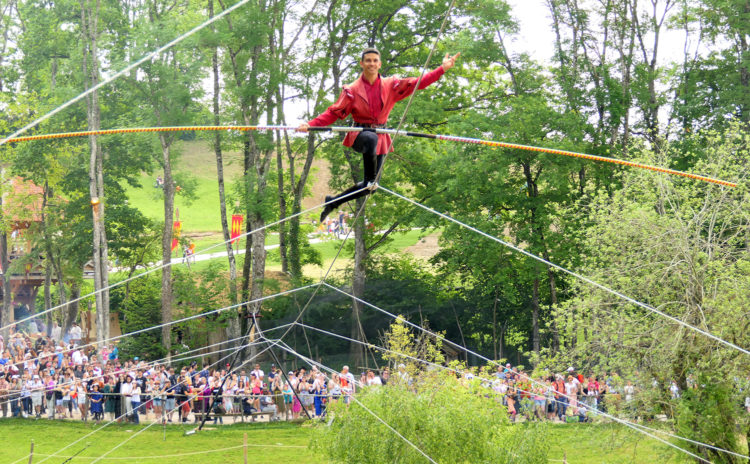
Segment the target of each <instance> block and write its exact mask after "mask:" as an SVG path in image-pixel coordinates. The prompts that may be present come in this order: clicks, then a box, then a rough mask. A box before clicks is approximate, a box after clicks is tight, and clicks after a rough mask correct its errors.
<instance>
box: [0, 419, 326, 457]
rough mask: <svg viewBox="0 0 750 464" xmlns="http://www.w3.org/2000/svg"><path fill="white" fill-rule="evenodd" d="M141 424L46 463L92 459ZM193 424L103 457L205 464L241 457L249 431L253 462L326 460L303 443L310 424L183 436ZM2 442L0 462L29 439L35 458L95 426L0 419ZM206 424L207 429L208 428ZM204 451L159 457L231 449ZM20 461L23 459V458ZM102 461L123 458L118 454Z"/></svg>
mask: <svg viewBox="0 0 750 464" xmlns="http://www.w3.org/2000/svg"><path fill="white" fill-rule="evenodd" d="M142 428H143V427H137V426H132V425H118V424H113V425H110V426H108V427H106V428H105V429H103V430H101V431H100V432H97V433H95V434H93V435H91V436H90V437H87V438H84V439H83V440H81V442H80V443H77V444H75V445H73V446H71V447H70V448H68V449H66V450H64V451H62V452H60V457H54V458H50V459H49V460H48V461H47V462H50V463H60V462H62V461H64V460H65V459H66V458H67V457H69V456H72V455H73V454H75V453H78V452H79V451H81V450H82V449H83V448H86V449H84V450H83V451H81V453H80V454H78V457H76V458H74V459H73V460H71V462H72V463H76V462H78V463H81V462H91V459H90V458H91V457H97V456H101V455H102V454H104V453H106V452H107V451H109V450H111V449H112V448H114V447H115V446H117V445H118V444H120V443H121V442H122V441H123V440H125V439H127V438H128V437H132V436H133V435H134V434H135V433H136V432H138V431H139V430H141V429H142ZM193 428H194V426H191V427H182V426H176V425H171V426H169V427H167V428H166V440H165V439H164V429H163V428H162V427H160V426H158V425H155V426H153V427H151V428H149V429H148V430H146V431H145V432H143V433H141V434H140V435H138V436H136V437H134V438H133V439H132V440H131V441H129V442H127V443H125V444H124V445H123V446H121V447H120V448H118V449H117V450H115V451H113V452H112V454H109V455H108V456H107V457H108V458H109V457H112V458H118V457H119V458H123V457H134V458H132V459H131V460H130V462H137V463H163V464H182V463H185V462H201V463H204V464H209V463H216V464H224V463H230V462H231V463H236V462H242V460H243V451H242V448H236V447H237V446H241V445H242V442H243V434H244V433H247V435H248V457H249V458H250V459H251V462H253V463H269V464H270V463H277V462H291V461H292V459H295V458H298V457H299V456H300V455H301V454H304V455H305V458H306V459H305V461H306V462H308V463H321V462H325V461H324V460H323V459H322V458H320V457H318V456H316V455H315V454H314V453H313V452H312V451H310V450H309V449H308V448H307V445H308V443H309V437H310V432H311V429H310V428H309V427H304V426H299V425H293V424H272V425H270V424H253V425H239V424H238V425H229V426H226V427H222V426H219V427H216V428H214V427H212V426H211V425H207V426H206V428H204V430H203V431H202V432H199V433H197V434H195V435H190V436H185V435H184V433H185V431H187V430H192V429H193ZM0 429H1V430H2V436H3V446H0V461H1V462H7V463H9V462H13V461H15V460H18V459H21V458H23V457H24V456H27V455H28V453H29V445H30V440H31V439H32V438H33V439H34V461H33V462H39V461H41V460H42V459H45V458H46V457H47V456H45V455H49V454H52V453H56V452H57V451H58V450H60V449H61V448H62V447H63V446H66V445H68V444H70V443H72V442H73V441H75V440H77V439H79V438H81V437H83V436H84V435H86V434H88V433H90V432H92V431H93V430H95V429H96V427H95V426H93V425H90V424H83V423H81V422H64V423H63V422H48V421H46V420H39V421H25V420H4V421H2V422H0ZM207 429H208V430H207ZM232 447H235V448H234V449H228V450H225V451H218V452H212V453H205V454H196V455H191V456H182V457H160V456H164V455H170V454H181V453H192V452H197V451H207V450H214V449H222V448H232ZM22 462H24V463H26V462H28V460H27V459H23V461H22ZM102 462H122V460H121V459H118V460H111V461H108V460H107V459H105V460H103V461H102Z"/></svg>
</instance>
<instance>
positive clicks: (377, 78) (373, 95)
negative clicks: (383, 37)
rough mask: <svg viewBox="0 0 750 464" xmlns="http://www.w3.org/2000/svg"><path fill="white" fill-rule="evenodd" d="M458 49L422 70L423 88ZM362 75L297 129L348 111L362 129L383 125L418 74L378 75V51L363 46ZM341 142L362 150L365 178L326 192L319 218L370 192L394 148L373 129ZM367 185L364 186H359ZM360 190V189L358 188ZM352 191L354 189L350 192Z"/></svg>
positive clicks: (304, 129)
mask: <svg viewBox="0 0 750 464" xmlns="http://www.w3.org/2000/svg"><path fill="white" fill-rule="evenodd" d="M459 55H460V53H457V54H455V55H454V56H450V54H448V53H446V54H445V58H443V64H442V66H440V67H438V68H437V69H435V70H433V71H431V72H429V73H427V74H425V75H424V76H423V77H422V80H421V81H420V83H419V90H422V89H424V88H426V87H427V86H429V85H430V84H432V83H434V82H435V81H437V80H438V79H440V76H442V75H443V73H444V72H445V71H447V70H449V69H450V68H452V67H453V65H454V64H455V63H456V58H458V56H459ZM359 66H360V67H361V68H362V75H361V76H360V77H359V79H357V80H356V81H354V82H353V83H352V84H350V85H345V86H344V89H343V91H342V92H341V95H340V96H339V99H338V100H337V101H336V103H334V104H333V105H331V106H329V107H328V109H327V110H325V111H324V112H323V114H321V115H320V116H318V117H317V118H315V119H313V120H311V121H310V122H306V123H302V124H300V126H299V127H298V128H297V130H298V131H300V132H307V131H308V129H309V128H310V127H321V126H327V125H329V124H332V123H334V122H336V121H338V120H339V119H344V118H346V117H347V116H349V115H350V114H351V115H352V119H353V120H354V125H355V126H358V127H362V128H364V129H375V128H377V127H383V126H384V125H385V123H386V122H387V121H388V115H389V114H390V113H391V110H392V109H393V106H394V105H395V104H396V103H397V102H399V101H401V100H403V99H405V98H407V97H408V96H409V95H411V94H412V93H414V90H415V87H416V86H417V81H418V78H416V77H409V78H406V79H400V78H397V77H382V76H381V75H380V72H379V71H380V67H381V66H382V62H381V61H380V52H379V51H378V50H377V49H375V48H366V49H365V50H364V51H363V52H362V56H361V59H360V62H359ZM344 146H347V147H351V148H352V149H353V150H354V151H357V152H359V153H362V161H363V164H364V180H363V181H362V182H360V183H358V184H356V185H354V186H352V187H350V188H348V189H347V190H345V191H344V192H342V193H340V194H339V195H336V196H335V197H331V196H328V195H326V203H328V204H327V205H326V207H325V208H324V209H323V212H322V213H321V214H320V222H321V223H322V222H323V221H324V220H325V218H326V217H327V216H328V215H329V214H330V213H331V212H332V211H333V210H334V209H336V208H338V207H339V206H341V205H342V204H344V203H346V202H347V201H350V200H353V199H355V198H359V197H362V196H365V195H367V194H369V193H370V192H371V191H374V190H375V188H377V186H376V184H375V182H376V177H377V174H378V171H380V167H381V166H382V164H383V158H382V156H381V155H384V154H386V153H390V152H392V151H393V144H392V142H391V137H390V135H387V134H376V133H375V131H372V130H369V131H368V130H363V131H361V132H356V131H355V132H349V133H347V134H346V137H345V138H344ZM363 188H366V189H367V190H362V189H363ZM358 190H361V191H360V192H357V191H358ZM353 192H357V193H355V194H353V195H350V194H352V193H353Z"/></svg>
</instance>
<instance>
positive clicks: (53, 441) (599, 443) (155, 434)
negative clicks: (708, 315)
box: [0, 419, 689, 464]
mask: <svg viewBox="0 0 750 464" xmlns="http://www.w3.org/2000/svg"><path fill="white" fill-rule="evenodd" d="M207 427H208V428H209V429H208V430H204V431H202V432H199V433H197V434H195V435H191V436H185V435H184V432H185V431H187V430H192V428H193V426H191V427H182V426H177V425H172V426H168V427H167V428H166V440H164V429H163V428H162V427H160V426H158V425H155V426H153V427H151V428H149V429H148V430H146V431H144V432H143V433H141V434H139V435H138V436H135V437H134V438H133V439H132V440H131V441H129V442H127V443H125V444H124V445H123V446H122V447H120V448H118V449H117V450H115V451H114V452H113V453H112V454H110V455H108V457H113V458H114V457H120V458H123V457H140V458H138V459H133V460H131V462H138V463H163V464H172V463H174V464H182V463H184V462H201V463H204V464H211V463H217V464H219V463H220V464H225V463H235V462H242V448H235V449H231V450H225V451H220V452H213V453H206V454H198V455H193V456H183V457H166V458H165V457H160V456H164V455H169V454H180V453H192V452H196V451H206V450H212V449H222V448H230V447H236V446H240V445H242V442H243V435H244V434H245V433H247V435H248V444H249V445H250V446H248V456H249V458H250V461H251V462H253V463H278V462H292V460H298V459H299V458H300V456H304V461H305V462H306V463H322V462H327V461H326V460H325V459H324V458H323V457H322V456H320V455H318V454H316V453H314V452H313V451H312V450H310V449H309V448H307V446H308V444H309V442H310V438H311V433H312V428H311V427H308V426H304V425H303V426H300V425H295V424H286V423H280V424H263V423H261V424H234V425H228V426H218V427H213V426H210V425H209V426H207ZM513 427H525V425H523V424H517V425H514V426H513ZM142 429H143V426H140V427H136V426H133V425H123V424H113V425H110V426H108V427H106V428H105V429H103V430H101V431H99V432H97V433H95V434H93V435H92V436H91V437H88V438H85V439H83V440H82V441H81V442H80V443H78V444H76V445H74V446H71V447H70V448H68V449H66V450H64V451H62V452H61V453H60V455H61V457H60V458H57V457H55V458H52V459H50V460H49V461H47V462H53V463H59V462H62V461H64V460H65V458H64V457H63V456H71V455H73V454H75V453H77V452H79V451H81V450H82V449H83V448H86V449H84V450H83V451H81V453H80V454H79V456H80V458H76V459H73V460H72V461H71V462H73V463H75V462H91V460H90V459H85V458H86V457H95V456H100V455H102V454H103V453H105V452H107V451H109V450H111V449H112V448H114V447H115V446H117V445H118V444H120V443H122V442H123V440H125V439H127V438H129V437H133V435H134V434H135V433H136V432H138V431H139V430H142ZM0 430H1V431H2V436H3V446H0V462H13V461H16V460H18V459H22V458H23V457H24V456H27V455H28V452H29V446H30V443H31V439H33V440H34V453H35V457H34V462H39V461H41V460H42V459H44V458H45V457H47V456H44V455H48V454H51V453H54V452H57V451H58V450H60V448H62V447H63V446H65V445H67V444H70V443H72V442H73V441H75V440H77V439H79V438H81V437H83V436H84V435H86V434H88V433H90V432H92V431H93V430H95V427H94V426H93V425H91V424H83V423H81V422H49V421H46V420H39V421H30V420H20V419H7V420H2V421H0ZM383 433H388V432H387V431H385V430H384V432H383ZM547 439H548V444H549V447H550V453H549V459H550V462H555V461H556V460H558V461H559V460H562V459H563V457H566V458H567V461H568V462H570V463H575V464H587V463H590V464H594V463H596V464H599V463H606V464H617V463H623V464H624V463H653V462H659V463H683V462H689V461H688V460H687V459H686V458H683V457H682V456H681V455H678V454H677V452H676V451H674V450H673V449H672V448H669V447H667V446H666V445H664V444H661V443H659V442H657V441H655V440H652V439H648V438H645V437H644V436H643V435H640V434H638V433H635V432H633V431H632V430H630V429H628V428H625V427H623V426H620V425H614V424H558V425H549V426H548V427H547ZM22 462H28V461H27V460H23V461H22ZM103 462H106V461H103ZM109 462H113V461H109ZM114 462H117V461H114ZM383 462H388V459H387V457H384V460H383Z"/></svg>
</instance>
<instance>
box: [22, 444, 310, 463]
mask: <svg viewBox="0 0 750 464" xmlns="http://www.w3.org/2000/svg"><path fill="white" fill-rule="evenodd" d="M245 447H252V448H303V449H307V446H305V445H278V444H270V443H269V444H267V445H263V444H257V443H248V444H246V445H237V446H229V447H227V448H218V449H210V450H204V451H190V452H187V453H179V454H154V455H151V456H116V457H106V458H103V460H104V461H124V460H132V459H163V458H181V457H183V456H196V455H198V454H211V453H220V452H222V451H232V450H236V449H240V448H245ZM34 454H35V455H36V456H48V455H47V454H39V453H34ZM26 457H27V458H28V456H26ZM56 457H58V458H60V459H64V458H70V457H73V456H60V455H57V456H56ZM75 458H76V459H97V458H96V456H75Z"/></svg>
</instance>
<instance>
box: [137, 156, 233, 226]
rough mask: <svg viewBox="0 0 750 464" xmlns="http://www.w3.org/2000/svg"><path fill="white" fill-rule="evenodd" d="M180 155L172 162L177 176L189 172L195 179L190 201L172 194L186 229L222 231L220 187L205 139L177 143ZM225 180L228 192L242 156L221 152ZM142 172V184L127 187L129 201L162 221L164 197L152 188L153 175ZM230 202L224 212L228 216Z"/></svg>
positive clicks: (154, 179)
mask: <svg viewBox="0 0 750 464" xmlns="http://www.w3.org/2000/svg"><path fill="white" fill-rule="evenodd" d="M177 147H178V150H179V151H180V152H181V155H180V156H179V158H178V159H177V161H176V162H175V163H174V171H175V173H176V175H178V176H179V175H188V176H190V177H192V178H193V179H194V180H195V181H196V189H195V197H196V198H195V200H193V201H192V202H189V201H187V200H186V198H185V197H184V196H182V195H179V194H178V195H177V196H176V197H175V208H176V209H178V210H179V212H180V220H181V221H182V222H183V228H184V229H183V230H184V231H185V232H215V231H221V215H220V213H219V190H218V184H217V182H216V158H215V155H214V152H213V150H212V149H211V148H210V146H209V145H208V144H207V143H206V142H204V141H194V142H179V143H178V144H177ZM224 158H225V162H224V178H225V179H224V180H225V187H226V192H227V194H231V192H232V183H233V182H234V181H235V180H237V179H239V178H240V176H241V171H242V169H241V159H240V154H239V153H237V152H225V153H224ZM158 175H160V173H159V172H156V173H154V174H143V175H142V176H141V187H140V188H134V187H130V186H127V187H126V191H127V194H128V198H129V199H130V200H129V201H130V204H132V205H135V206H137V207H138V208H139V209H140V210H141V211H142V212H143V214H144V215H146V217H149V218H151V219H154V220H157V221H163V220H164V199H163V194H162V190H161V189H158V188H155V187H154V182H155V181H156V176H158ZM231 210H232V206H231V205H229V211H228V212H227V214H230V215H231Z"/></svg>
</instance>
